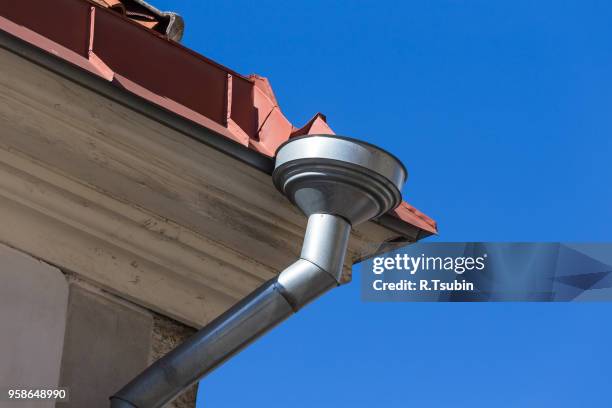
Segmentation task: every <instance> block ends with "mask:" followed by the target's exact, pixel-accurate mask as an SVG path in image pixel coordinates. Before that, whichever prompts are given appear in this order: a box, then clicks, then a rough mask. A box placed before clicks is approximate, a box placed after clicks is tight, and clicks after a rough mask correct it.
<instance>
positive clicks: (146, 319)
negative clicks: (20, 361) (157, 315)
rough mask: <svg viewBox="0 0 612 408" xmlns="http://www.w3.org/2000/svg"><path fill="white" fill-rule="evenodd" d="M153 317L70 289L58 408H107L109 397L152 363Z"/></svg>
mask: <svg viewBox="0 0 612 408" xmlns="http://www.w3.org/2000/svg"><path fill="white" fill-rule="evenodd" d="M152 327H153V318H152V316H151V314H150V313H148V312H146V311H143V310H140V309H136V308H134V307H130V306H129V305H128V304H124V303H123V302H120V301H118V300H115V299H113V298H110V297H107V296H104V295H103V294H100V293H95V292H93V291H89V290H86V289H84V288H82V287H81V286H79V285H78V284H71V285H70V300H69V305H68V320H67V323H66V339H65V342H64V353H63V358H62V370H61V380H60V384H61V385H62V386H65V387H69V388H70V401H68V402H61V403H58V404H57V407H58V408H81V407H88V408H108V405H109V402H108V397H109V396H110V395H112V393H113V392H115V391H117V390H119V389H120V388H121V387H122V386H123V385H124V384H126V383H127V382H128V381H129V380H130V379H132V378H133V377H134V376H136V375H137V374H138V373H139V372H140V371H142V369H143V368H144V367H146V366H147V365H148V361H149V350H150V347H151V346H150V345H151V331H152Z"/></svg>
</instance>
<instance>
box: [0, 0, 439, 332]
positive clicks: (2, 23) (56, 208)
mask: <svg viewBox="0 0 612 408" xmlns="http://www.w3.org/2000/svg"><path fill="white" fill-rule="evenodd" d="M67 1H68V0H67ZM70 1H73V0H70ZM74 1H77V0H74ZM0 27H1V28H2V30H0V66H1V67H2V72H3V75H2V77H1V78H0V121H1V125H2V128H3V132H2V137H0V183H1V184H0V206H1V207H2V218H3V228H2V229H0V242H3V243H5V244H8V245H10V246H12V247H15V248H18V249H20V250H22V251H24V252H27V253H30V254H32V255H34V256H36V257H38V258H40V259H43V260H45V261H47V262H50V263H52V264H55V265H57V266H58V267H60V268H61V269H62V270H64V271H67V272H74V273H77V274H78V275H79V277H81V278H83V279H85V280H88V281H91V282H93V283H95V284H97V285H100V286H102V287H103V288H105V289H106V290H108V291H109V292H112V293H117V294H120V295H121V296H122V297H126V298H129V299H131V300H133V301H134V302H136V303H138V304H141V305H143V306H145V307H149V308H151V309H153V310H157V311H159V312H161V313H163V314H165V315H168V316H171V317H174V318H176V319H178V320H181V321H183V322H185V323H187V324H189V325H192V326H195V327H198V326H201V325H204V324H206V323H207V322H208V321H210V319H212V318H214V317H215V316H217V315H218V314H219V313H221V312H223V311H224V310H226V309H227V308H228V307H229V306H230V305H231V304H233V303H234V302H236V301H237V300H238V299H240V298H242V297H244V296H245V295H246V294H248V293H249V292H250V291H251V290H253V289H254V288H256V287H257V286H259V285H260V284H261V283H262V282H263V281H264V280H266V279H269V278H270V277H272V276H274V274H276V273H277V272H278V271H280V270H282V269H283V268H284V267H286V266H287V265H288V264H289V263H290V262H291V261H293V260H294V259H295V258H296V256H297V255H298V252H299V247H300V244H301V238H302V236H303V233H304V226H305V219H304V217H303V216H302V215H301V214H299V212H298V211H297V210H296V209H295V208H294V207H293V206H292V205H291V204H290V203H289V202H288V201H287V200H286V199H285V198H284V197H282V196H281V195H280V194H279V193H278V192H277V191H276V190H275V189H274V187H273V186H272V182H271V178H270V172H271V170H272V166H273V158H271V157H269V156H266V155H264V154H262V153H261V152H258V151H256V150H254V149H252V148H251V147H249V146H245V145H243V144H241V143H238V142H237V141H235V140H233V139H232V138H230V137H228V136H227V135H226V134H225V133H224V132H227V128H224V127H223V126H221V125H219V124H216V123H215V122H213V121H211V120H210V119H208V118H206V117H205V116H203V115H196V114H195V113H193V112H190V111H185V112H182V111H180V109H186V108H184V107H181V106H178V105H177V104H176V102H173V101H170V100H166V99H164V98H160V97H158V96H155V95H151V96H150V97H146V96H147V92H149V91H147V90H145V89H144V88H142V87H139V86H138V85H136V84H132V85H131V86H133V87H134V88H133V89H132V90H130V89H126V88H125V87H124V85H125V84H126V82H123V83H119V85H118V83H117V81H116V76H114V79H113V80H112V81H109V80H108V78H107V77H106V76H105V71H104V69H101V68H100V66H99V65H97V62H96V61H95V60H89V59H86V60H83V59H82V58H81V57H80V56H79V55H76V54H75V53H74V52H71V51H70V50H66V49H65V48H64V49H62V48H61V46H59V45H57V44H56V43H54V42H52V41H50V40H49V39H48V38H46V37H42V36H40V35H39V34H37V33H35V32H32V31H31V30H28V29H26V28H24V27H22V26H18V25H16V24H14V23H12V22H10V21H8V20H6V19H4V18H2V17H0ZM60 53H61V54H62V55H61V56H59V57H58V54H60ZM134 89H135V90H137V91H138V92H140V93H141V94H139V93H138V92H135V91H133V90H134ZM155 98H158V99H155ZM177 112H178V113H177ZM180 112H182V114H181V113H180ZM409 213H410V214H412V215H413V216H414V220H413V221H412V222H406V221H404V220H402V219H399V218H397V217H394V216H392V215H389V214H387V215H385V216H383V217H381V218H380V219H379V220H377V221H376V222H369V223H367V224H364V225H362V226H360V227H358V228H357V229H356V230H355V231H354V232H353V234H352V236H351V242H350V245H349V255H348V258H347V263H346V265H345V276H344V279H345V280H349V279H350V267H351V265H352V264H354V263H356V262H359V261H361V260H363V259H365V258H368V257H371V256H373V255H374V254H377V253H380V252H383V251H386V250H389V249H393V248H397V247H399V246H402V245H405V244H407V243H410V242H414V241H416V240H418V239H420V238H422V237H423V236H426V235H427V234H430V233H431V232H434V231H435V229H433V230H432V228H433V227H432V226H431V225H429V224H428V223H427V222H426V221H425V219H424V218H423V217H421V216H419V215H418V214H417V213H416V212H414V211H409ZM410 214H409V215H410Z"/></svg>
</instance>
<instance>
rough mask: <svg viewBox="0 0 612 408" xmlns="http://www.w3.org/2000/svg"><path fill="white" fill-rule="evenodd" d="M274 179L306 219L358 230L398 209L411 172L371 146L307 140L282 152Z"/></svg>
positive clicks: (332, 139) (296, 141) (313, 137)
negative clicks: (335, 221) (333, 219)
mask: <svg viewBox="0 0 612 408" xmlns="http://www.w3.org/2000/svg"><path fill="white" fill-rule="evenodd" d="M272 178H273V181H274V185H275V186H276V188H277V189H278V190H279V191H280V192H281V193H283V194H284V195H286V196H287V197H288V198H289V200H291V202H292V203H294V204H295V205H296V206H297V207H298V208H300V209H301V210H302V212H304V214H305V215H306V216H310V215H312V214H333V215H338V216H340V217H342V218H344V219H345V220H347V221H348V222H349V223H350V224H351V225H353V226H355V225H357V224H360V223H362V222H365V221H368V220H371V219H373V218H377V217H379V216H381V215H383V214H384V213H386V212H387V211H389V210H392V209H394V208H395V207H397V206H398V205H399V204H400V202H401V200H402V195H401V189H402V187H403V185H404V183H405V182H406V178H407V172H406V168H405V167H404V166H403V164H402V163H401V162H400V161H399V160H398V159H397V158H396V157H395V156H393V155H391V154H390V153H388V152H386V151H384V150H382V149H380V148H378V147H376V146H373V145H371V144H368V143H365V142H361V141H358V140H355V139H351V138H347V137H340V136H335V135H308V136H302V137H296V138H292V139H290V140H289V141H287V142H285V143H284V144H283V145H281V146H280V147H279V149H278V150H277V154H276V166H275V168H274V173H273V175H272Z"/></svg>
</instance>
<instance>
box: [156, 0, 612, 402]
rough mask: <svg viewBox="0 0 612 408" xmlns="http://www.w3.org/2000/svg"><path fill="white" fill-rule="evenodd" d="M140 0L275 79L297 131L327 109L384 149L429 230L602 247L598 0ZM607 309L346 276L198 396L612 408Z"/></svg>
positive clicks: (604, 137)
mask: <svg viewBox="0 0 612 408" xmlns="http://www.w3.org/2000/svg"><path fill="white" fill-rule="evenodd" d="M154 4H155V5H157V6H158V7H159V8H162V9H169V10H175V11H178V12H179V13H181V14H182V15H183V16H184V17H185V20H186V23H187V28H186V36H185V39H184V43H185V44H186V45H187V46H189V47H191V48H193V49H195V50H197V51H198V52H200V53H202V54H204V55H206V56H208V57H210V58H213V59H215V60H217V61H219V62H221V63H222V64H225V65H227V66H229V67H231V68H233V69H235V70H237V71H239V72H241V73H244V74H248V73H252V72H255V73H258V74H261V75H264V76H267V77H268V78H270V80H271V83H272V85H273V87H274V89H275V92H276V95H277V98H278V100H279V102H280V104H281V107H282V108H283V111H284V112H285V114H286V115H287V117H288V118H289V119H290V120H291V121H293V122H294V123H295V124H296V125H301V124H303V123H304V122H306V121H307V120H308V119H309V118H310V117H311V116H312V115H313V114H314V113H316V112H317V111H321V112H323V113H325V114H326V115H327V116H328V120H329V123H330V125H331V126H332V127H333V128H334V130H335V131H336V132H337V133H339V134H344V135H348V136H353V137H358V138H361V139H364V140H367V141H369V142H373V143H375V144H378V145H381V146H382V147H385V148H387V149H389V150H391V151H392V152H394V153H395V154H396V155H398V156H399V157H400V158H401V159H402V160H403V161H404V163H405V164H406V166H407V167H408V170H409V172H410V173H411V174H410V179H409V182H408V184H407V186H406V188H405V190H404V197H405V198H406V199H407V200H408V201H409V202H410V203H411V204H413V205H415V206H416V207H417V208H420V209H421V210H423V211H424V212H426V213H427V214H428V215H430V216H432V217H433V218H435V219H436V220H437V221H438V223H439V226H440V236H439V237H438V238H436V239H438V240H443V241H566V242H568V241H570V242H588V241H612V239H611V235H612V232H611V228H610V227H612V188H611V187H610V186H611V185H612V165H611V157H612V137H611V136H612V134H611V133H612V112H611V107H612V24H611V21H612V3H610V2H607V1H543V0H542V1H537V2H534V1H521V0H513V1H495V2H493V1H489V0H486V1H477V0H471V1H460V0H453V1H448V0H447V1H444V0H439V1H431V2H423V1H402V2H399V1H398V2H380V1H378V2H373V1H372V2H363V1H351V2H349V1H345V2H332V1H312V0H311V1H307V2H306V1H304V2H268V1H258V2H251V1H233V2H230V1H228V2H208V1H204V2H197V1H190V2H186V1H183V2H179V1H170V0H155V1H154ZM357 269H358V268H357ZM358 279H359V273H358V271H357V273H356V276H355V280H358ZM611 312H612V306H611V305H610V304H571V303H569V304H396V303H394V304H365V303H361V301H360V299H359V284H358V282H354V283H353V284H351V285H348V286H346V287H342V288H340V289H338V290H335V291H333V292H331V293H329V294H327V295H326V296H325V297H324V298H322V299H320V300H319V301H317V302H316V303H314V304H312V305H310V306H309V307H308V308H306V309H304V310H303V311H301V312H300V313H299V314H298V315H297V316H295V317H294V318H293V319H291V320H289V321H288V322H286V323H285V324H283V325H282V326H280V327H278V328H277V329H275V330H274V331H273V332H272V333H270V334H268V335H267V336H266V337H265V338H263V339H261V340H260V341H258V342H257V343H256V344H254V345H253V346H252V347H250V348H249V349H247V350H246V351H244V352H243V353H241V354H240V355H238V356H237V357H235V358H234V359H232V360H231V361H230V362H228V363H226V364H225V365H224V366H223V367H222V368H221V369H219V370H217V371H215V372H214V373H212V374H211V375H210V376H209V377H207V378H206V379H205V380H204V381H203V382H202V386H201V395H200V401H199V405H198V407H244V406H251V407H259V406H261V407H264V406H265V407H267V408H268V407H286V406H291V407H295V408H299V407H313V406H317V407H344V406H351V407H372V406H376V407H406V406H418V407H420V408H424V407H447V406H453V407H491V406H495V407H549V406H550V407H578V406H580V407H583V406H589V407H603V406H610V404H611V402H610V399H611V398H612V397H611V396H610V394H609V391H608V392H606V387H607V388H609V385H610V383H612V370H611V369H610V367H611V366H612V353H611V351H612V350H611V349H610V344H612V325H611V324H610V314H611Z"/></svg>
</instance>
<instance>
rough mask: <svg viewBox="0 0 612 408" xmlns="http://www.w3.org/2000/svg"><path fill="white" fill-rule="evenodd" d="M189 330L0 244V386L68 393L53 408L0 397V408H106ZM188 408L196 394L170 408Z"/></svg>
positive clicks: (48, 405) (180, 341)
mask: <svg viewBox="0 0 612 408" xmlns="http://www.w3.org/2000/svg"><path fill="white" fill-rule="evenodd" d="M194 331H195V330H194V329H193V328H190V327H187V326H185V325H183V324H181V323H178V322H176V321H174V320H172V319H169V318H167V317H164V316H161V315H158V314H155V313H153V312H151V311H149V310H147V309H144V308H142V307H139V306H136V305H133V304H132V303H130V302H128V301H126V300H124V299H120V298H118V297H117V296H114V295H111V294H108V293H105V292H104V291H103V290H101V289H100V288H98V287H96V286H93V285H91V284H88V283H85V282H83V281H81V280H80V279H79V278H78V275H74V274H69V275H68V276H67V275H65V274H64V273H62V272H61V271H60V270H59V269H57V268H55V267H53V266H50V265H48V264H46V263H44V262H41V261H39V260H37V259H35V258H33V257H30V256H28V255H26V254H24V253H22V252H19V251H17V250H15V249H12V248H9V247H7V246H4V245H1V244H0V387H5V386H9V387H13V386H14V387H23V388H33V387H51V388H55V387H58V386H61V387H68V388H69V391H70V400H69V401H68V402H60V403H57V405H54V403H52V402H49V403H41V402H36V403H35V404H34V403H30V402H25V403H24V402H14V403H9V402H6V401H2V398H0V407H1V408H24V407H26V406H29V405H28V404H34V405H35V406H36V407H40V408H51V407H54V406H56V407H57V408H61V407H66V408H73V407H75V408H76V407H78V408H81V407H88V408H107V407H108V404H109V402H108V397H109V396H110V395H111V394H112V393H113V392H114V391H117V390H118V389H119V388H121V387H122V386H123V385H124V384H126V383H127V382H128V381H129V380H131V379H132V378H133V377H134V376H135V375H136V374H138V373H139V372H140V371H142V370H143V369H144V368H145V367H147V366H148V365H149V364H150V363H151V362H153V361H155V360H156V359H158V358H160V357H161V356H163V355H164V354H166V353H167V352H168V351H170V350H172V349H173V348H174V347H176V346H177V345H178V344H180V343H182V342H183V341H184V340H185V339H186V338H187V337H189V336H190V335H192V334H193V333H194ZM24 404H25V405H24ZM194 406H195V388H191V389H189V390H187V391H186V392H185V393H184V394H183V395H182V396H180V397H179V398H177V400H176V401H174V402H172V403H170V404H168V408H170V407H171V408H192V407H194Z"/></svg>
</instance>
